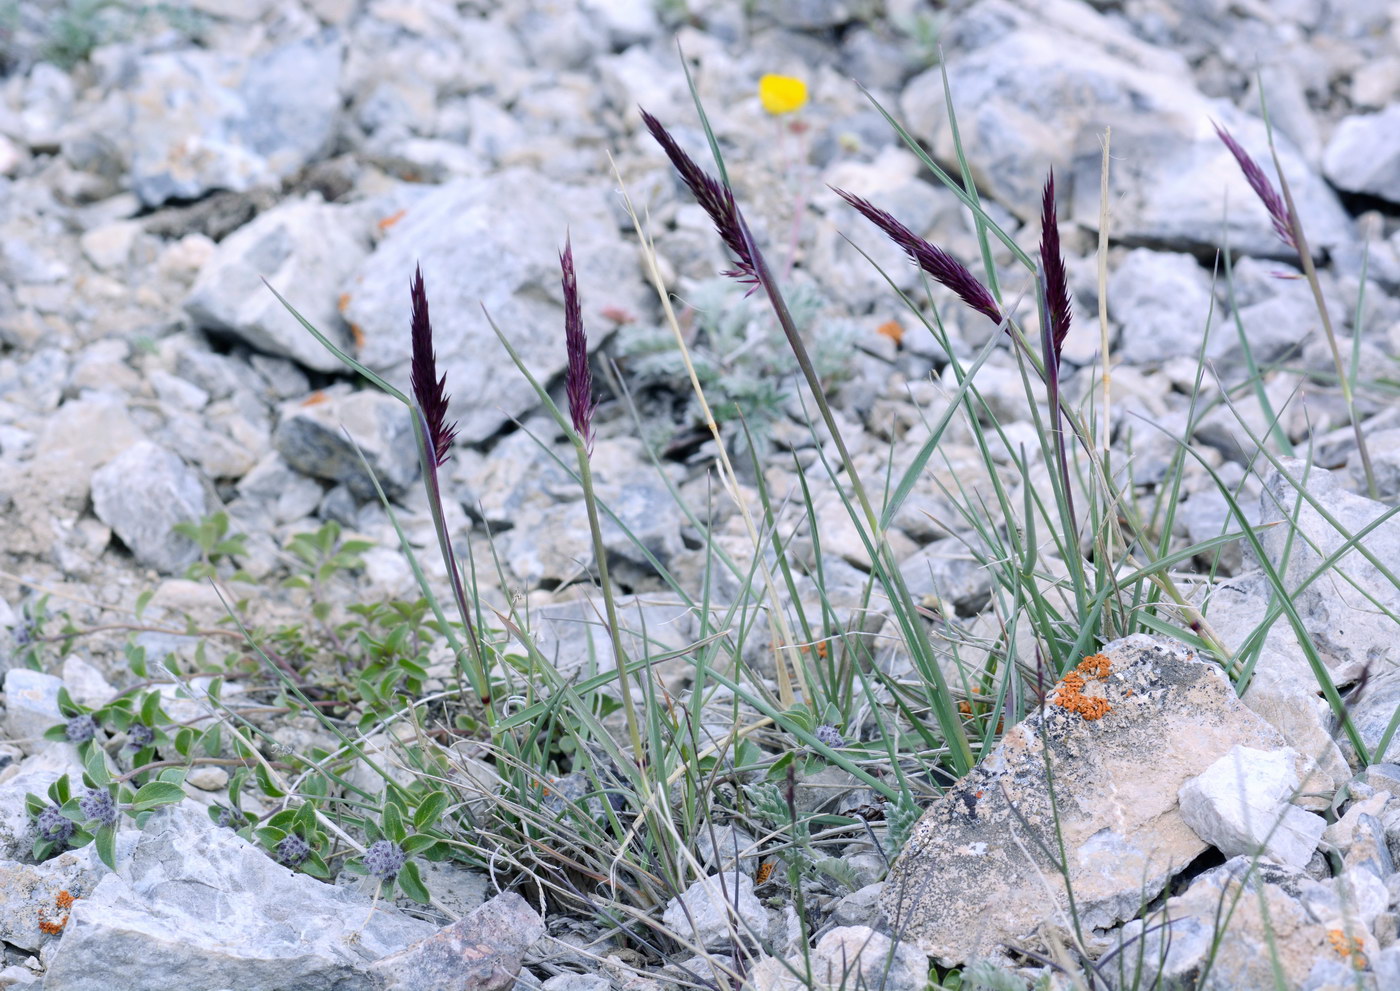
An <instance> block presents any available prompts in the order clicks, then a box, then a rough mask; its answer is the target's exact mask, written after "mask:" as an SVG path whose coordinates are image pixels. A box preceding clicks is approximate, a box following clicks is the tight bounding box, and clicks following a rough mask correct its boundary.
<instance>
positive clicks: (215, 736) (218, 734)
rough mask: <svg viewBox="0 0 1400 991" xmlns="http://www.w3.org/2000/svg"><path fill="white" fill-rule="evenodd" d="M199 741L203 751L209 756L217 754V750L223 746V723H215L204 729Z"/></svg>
mask: <svg viewBox="0 0 1400 991" xmlns="http://www.w3.org/2000/svg"><path fill="white" fill-rule="evenodd" d="M199 742H200V746H201V747H203V749H204V752H205V753H206V754H208V755H209V756H210V757H217V756H219V751H220V750H222V749H223V746H224V734H223V724H222V723H215V724H214V725H213V726H210V727H209V728H208V729H207V730H205V731H204V734H203V736H202V737H201V738H200V741H199Z"/></svg>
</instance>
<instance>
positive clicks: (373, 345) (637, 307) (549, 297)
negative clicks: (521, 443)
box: [345, 169, 646, 441]
mask: <svg viewBox="0 0 1400 991" xmlns="http://www.w3.org/2000/svg"><path fill="white" fill-rule="evenodd" d="M566 233H569V234H570V235H571V236H572V238H573V251H574V262H575V265H576V267H577V271H578V285H579V294H580V296H581V297H582V305H583V315H584V323H585V325H586V326H587V328H588V331H589V344H590V345H592V346H597V345H598V344H601V343H602V342H603V341H604V340H605V339H606V336H607V333H608V331H609V329H610V328H611V327H612V326H613V325H612V323H611V322H609V321H608V320H607V319H605V318H604V317H603V316H602V313H601V311H602V310H604V309H607V308H608V307H620V308H621V309H623V310H627V311H629V312H631V313H639V312H642V311H643V301H644V300H645V298H646V297H645V296H644V294H643V288H644V287H643V283H642V282H641V279H640V277H639V273H638V268H637V261H636V250H635V248H634V247H633V246H632V245H630V244H628V243H626V242H625V241H624V240H623V239H622V237H621V235H620V234H619V233H618V231H617V225H616V223H615V222H614V221H613V219H612V217H611V215H610V214H609V213H608V209H607V202H606V200H605V199H604V198H603V197H601V196H600V195H599V194H598V192H597V191H596V190H593V189H582V188H575V187H571V186H564V185H561V184H559V183H556V182H552V181H550V180H548V179H545V178H544V177H543V176H540V175H538V174H536V173H533V172H530V171H527V170H524V169H511V170H509V171H506V172H501V173H498V174H495V175H491V176H485V177H482V178H477V179H459V180H457V181H455V182H451V183H448V184H447V185H444V186H441V187H439V188H438V189H435V190H433V192H431V193H430V194H429V195H427V196H425V197H423V198H422V199H420V200H418V201H417V202H415V203H414V204H413V205H412V206H410V207H409V208H408V211H407V213H406V214H405V215H404V217H403V219H401V220H400V221H398V222H397V223H396V224H394V225H393V227H392V228H390V230H389V234H388V236H387V237H386V238H385V239H384V240H383V241H382V242H381V243H380V244H379V246H378V247H377V248H376V249H375V251H374V253H373V254H372V255H370V256H369V257H368V258H367V259H366V260H365V261H364V263H363V264H361V265H360V267H359V269H358V270H357V272H356V274H355V276H354V278H352V279H351V280H349V282H348V283H347V284H346V286H345V290H346V292H347V293H348V294H349V302H348V304H347V308H346V311H345V316H346V318H347V319H348V320H349V321H351V322H352V323H353V324H355V325H356V326H358V327H359V328H360V330H361V331H362V333H363V336H364V344H363V347H362V348H361V350H360V354H359V357H360V359H361V360H362V361H364V362H365V363H366V364H367V365H369V366H370V367H371V368H373V369H374V370H375V371H377V372H380V373H381V374H384V375H386V376H387V378H388V379H389V380H390V381H391V382H393V383H394V384H395V385H397V386H399V387H400V388H402V389H405V390H406V389H407V388H408V360H409V339H408V317H409V298H408V282H409V279H410V278H411V277H412V275H413V271H414V266H415V265H417V264H419V263H420V262H421V264H422V267H423V277H424V280H425V284H426V288H427V294H428V302H429V304H430V307H431V312H432V319H433V331H434V334H433V343H434V345H435V347H436V349H437V356H438V372H439V373H440V374H445V375H446V376H447V389H448V392H450V393H451V395H452V400H453V401H452V415H453V416H454V417H455V418H457V421H458V427H459V431H460V432H459V436H460V437H461V439H462V440H463V441H480V440H484V439H485V438H487V437H489V436H491V435H492V434H493V433H495V432H496V430H497V429H499V428H500V427H501V426H502V425H503V424H505V423H506V422H507V421H508V420H509V419H510V418H511V417H518V416H520V415H521V414H522V413H524V412H526V411H527V410H530V409H532V408H533V407H535V405H536V404H537V403H538V398H537V396H536V395H535V391H534V389H532V388H531V387H530V384H529V383H528V382H527V381H525V379H524V377H523V376H522V375H520V373H519V372H518V371H516V369H515V367H514V366H513V365H512V364H511V360H510V358H509V357H508V356H507V355H506V353H505V350H504V349H503V348H502V347H501V345H500V343H499V342H498V341H497V340H496V335H495V334H494V333H493V332H492V330H491V327H490V325H489V324H488V323H487V320H486V316H485V315H484V314H483V312H482V307H483V306H484V307H485V308H486V310H487V311H489V312H490V315H491V317H492V319H494V320H495V321H496V324H497V325H498V326H499V327H500V328H501V331H502V333H504V334H505V335H506V336H507V337H508V338H509V340H510V342H511V343H512V345H514V347H515V349H516V350H517V351H518V352H519V354H520V356H521V359H522V360H523V361H524V363H525V365H526V367H527V368H529V369H530V371H531V372H532V373H533V374H534V375H535V376H536V378H538V379H539V380H540V381H541V382H549V381H550V380H552V379H553V378H554V377H555V376H556V375H558V374H559V373H560V372H561V371H563V368H564V363H565V353H564V311H563V292H562V290H561V289H560V284H559V278H560V275H559V255H558V249H559V248H560V247H562V246H563V243H564V236H565V234H566Z"/></svg>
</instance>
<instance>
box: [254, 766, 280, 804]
mask: <svg viewBox="0 0 1400 991" xmlns="http://www.w3.org/2000/svg"><path fill="white" fill-rule="evenodd" d="M253 776H254V777H256V778H257V779H258V787H259V788H261V789H262V791H263V794H264V795H268V796H270V797H272V798H281V797H283V796H284V795H286V794H287V793H286V792H285V791H283V790H282V789H281V788H279V787H277V785H275V784H274V783H273V781H272V775H271V774H269V773H268V772H267V765H266V764H259V765H258V766H257V767H256V768H254V769H253Z"/></svg>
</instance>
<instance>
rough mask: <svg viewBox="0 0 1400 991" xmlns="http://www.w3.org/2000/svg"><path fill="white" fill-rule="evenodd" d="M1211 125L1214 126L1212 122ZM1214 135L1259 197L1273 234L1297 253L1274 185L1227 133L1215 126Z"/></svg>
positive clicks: (1288, 220) (1291, 230)
mask: <svg viewBox="0 0 1400 991" xmlns="http://www.w3.org/2000/svg"><path fill="white" fill-rule="evenodd" d="M1211 123H1213V124H1215V122H1214V121H1212V122H1211ZM1215 133H1216V135H1217V136H1219V138H1220V140H1221V141H1223V142H1224V143H1225V147H1226V148H1229V149H1230V154H1232V155H1234V156H1235V161H1236V162H1238V163H1239V166H1240V171H1241V172H1243V173H1244V178H1245V181H1246V182H1248V183H1249V186H1250V188H1251V189H1253V190H1254V195H1256V196H1258V197H1259V202H1261V203H1263V204H1264V209H1266V210H1268V211H1269V216H1270V218H1272V219H1273V222H1274V233H1276V234H1277V235H1278V236H1279V240H1281V241H1282V242H1283V243H1284V244H1286V245H1288V246H1289V247H1290V248H1292V249H1293V250H1294V251H1297V250H1298V242H1297V240H1296V239H1295V238H1294V237H1293V221H1292V218H1291V216H1290V214H1289V212H1288V205H1287V204H1286V203H1284V201H1283V197H1282V196H1280V195H1279V194H1278V191H1277V190H1275V189H1274V184H1273V183H1271V182H1270V181H1269V177H1268V176H1266V175H1265V174H1264V170H1263V169H1261V168H1260V167H1259V163H1258V162H1256V161H1255V160H1254V159H1253V158H1251V157H1250V155H1249V152H1247V151H1245V150H1244V148H1243V147H1242V146H1241V145H1240V143H1239V142H1238V141H1236V140H1235V139H1234V138H1233V137H1232V136H1231V134H1230V132H1229V131H1227V130H1225V128H1223V127H1221V126H1220V125H1219V124H1215Z"/></svg>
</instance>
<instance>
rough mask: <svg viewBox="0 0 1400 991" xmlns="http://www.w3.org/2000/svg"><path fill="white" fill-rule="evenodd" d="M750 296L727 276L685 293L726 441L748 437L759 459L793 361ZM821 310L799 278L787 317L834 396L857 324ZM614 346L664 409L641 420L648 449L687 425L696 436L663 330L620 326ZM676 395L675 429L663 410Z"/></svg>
mask: <svg viewBox="0 0 1400 991" xmlns="http://www.w3.org/2000/svg"><path fill="white" fill-rule="evenodd" d="M749 297H750V293H746V292H739V291H737V290H736V288H735V287H734V283H733V282H731V281H730V280H728V279H707V280H705V281H702V282H700V283H698V284H696V285H695V286H694V287H693V288H692V289H690V290H689V291H688V292H686V293H685V295H684V299H685V303H686V310H687V313H688V314H690V315H691V317H692V318H693V320H694V327H695V329H696V331H697V335H696V340H695V343H694V345H693V346H692V350H691V359H692V364H693V367H694V369H695V373H696V376H697V377H698V379H699V382H700V385H701V387H702V388H703V389H704V391H705V393H706V394H707V395H708V396H709V397H710V399H711V406H712V408H713V410H714V414H715V417H716V419H717V420H718V421H719V423H720V424H721V427H722V429H723V434H724V438H725V441H726V442H727V443H729V444H730V446H731V447H733V448H734V449H735V450H736V451H737V452H739V453H740V454H741V455H742V454H744V452H745V450H746V448H747V446H748V443H749V441H750V440H752V442H753V444H754V447H755V451H754V455H755V456H756V458H757V460H758V461H759V462H762V461H765V460H766V459H767V455H768V453H769V450H770V447H771V443H770V442H771V435H772V428H773V425H774V424H775V423H776V422H778V421H779V420H780V419H782V418H783V417H785V416H787V415H788V414H787V407H788V403H789V400H790V399H791V398H792V396H793V389H792V359H791V355H789V354H788V353H787V349H786V342H785V341H784V339H783V336H782V332H781V330H780V329H779V328H777V327H776V326H775V325H774V324H773V321H772V320H771V319H770V318H769V314H768V313H767V311H766V308H765V307H763V306H762V305H761V304H760V303H758V302H757V301H755V300H752V299H750V298H749ZM828 308H829V307H828V304H827V302H826V300H825V299H824V298H823V297H822V294H821V293H820V292H819V291H818V290H817V289H816V287H815V286H812V285H810V284H807V283H799V284H798V286H797V287H796V288H795V289H794V291H793V293H792V299H791V302H790V309H791V311H792V314H793V321H794V323H795V324H796V325H797V328H798V330H799V331H800V332H801V333H803V334H804V335H805V336H807V337H808V338H809V339H810V340H811V341H812V362H813V365H814V367H815V368H816V370H817V374H818V376H819V377H820V378H821V381H822V384H823V386H824V387H825V388H826V390H827V391H828V392H831V393H837V392H839V391H840V388H841V384H842V383H843V382H844V381H846V380H847V379H848V378H849V377H850V374H851V364H850V354H851V350H852V348H854V347H855V340H856V337H857V329H856V325H855V323H854V322H853V321H851V320H848V319H844V318H841V317H835V316H832V315H830V314H829V313H826V312H825V311H826V310H827V309H828ZM615 349H616V353H617V356H618V358H619V361H620V364H621V366H622V370H623V371H624V372H625V373H626V374H627V376H628V378H629V379H630V380H631V381H632V382H633V383H634V384H635V386H636V387H637V388H638V389H639V390H642V391H654V392H655V393H656V395H655V397H654V398H652V397H647V398H648V399H649V400H650V402H653V403H655V404H657V405H659V406H662V407H663V409H662V415H661V416H660V417H657V418H655V419H647V420H645V421H644V422H645V423H647V424H648V425H649V426H651V430H652V433H651V435H650V436H648V438H647V439H648V440H649V441H650V442H651V443H652V444H653V445H654V446H656V447H660V448H664V447H666V446H667V445H668V444H669V443H670V442H671V441H672V440H673V438H675V439H676V440H682V439H684V434H682V436H681V437H677V436H676V435H677V434H678V433H680V432H682V431H686V430H687V429H690V430H694V431H700V432H701V433H700V434H698V436H703V430H704V424H703V413H702V411H701V409H700V406H699V403H698V402H697V401H696V399H695V397H694V396H693V395H691V394H689V393H688V392H687V391H686V390H685V388H684V385H685V379H686V367H685V363H684V361H683V360H682V358H681V356H680V355H679V354H678V353H677V352H676V347H675V342H674V341H673V340H672V338H671V333H670V331H669V330H668V329H666V328H664V327H659V326H650V325H642V324H632V325H628V326H624V327H623V328H622V329H621V330H620V331H619V332H618V335H617V338H616V345H615ZM677 396H684V397H686V405H685V409H684V412H683V413H682V414H681V421H682V423H681V425H680V427H672V425H671V424H672V416H671V411H670V409H669V408H664V407H666V406H668V405H669V404H670V403H674V401H675V397H677ZM644 401H646V400H644ZM744 460H745V461H747V460H748V459H747V458H745V459H744Z"/></svg>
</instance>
